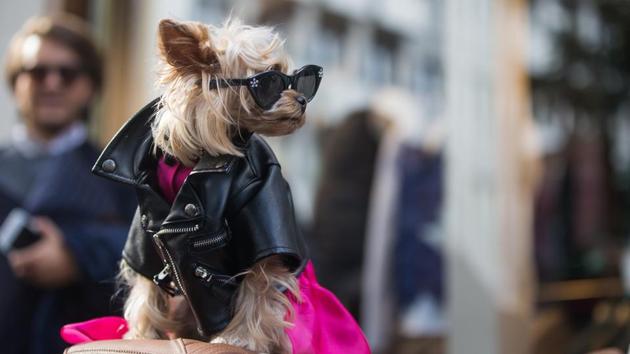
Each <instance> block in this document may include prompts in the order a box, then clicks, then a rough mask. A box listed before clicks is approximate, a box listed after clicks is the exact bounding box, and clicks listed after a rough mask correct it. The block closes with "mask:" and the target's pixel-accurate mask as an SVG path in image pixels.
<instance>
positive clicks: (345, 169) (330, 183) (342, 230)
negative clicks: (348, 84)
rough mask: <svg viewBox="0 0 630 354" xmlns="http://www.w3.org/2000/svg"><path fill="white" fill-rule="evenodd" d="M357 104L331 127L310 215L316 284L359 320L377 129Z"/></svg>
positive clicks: (377, 143)
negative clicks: (317, 280)
mask: <svg viewBox="0 0 630 354" xmlns="http://www.w3.org/2000/svg"><path fill="white" fill-rule="evenodd" d="M369 115H370V112H369V111H367V110H359V111H356V112H354V113H352V114H350V115H349V116H348V118H346V119H345V120H344V121H343V122H341V123H340V124H339V125H338V126H337V127H335V128H334V130H333V131H332V132H331V133H330V136H329V137H328V139H327V140H326V142H325V145H324V146H325V148H324V153H323V158H322V165H323V166H322V177H321V178H320V181H321V182H320V184H319V186H318V189H317V198H316V203H315V215H314V218H313V228H312V237H311V238H310V240H311V241H312V246H313V259H314V263H315V265H316V266H317V269H318V272H317V274H318V276H319V280H320V282H321V284H322V285H323V286H325V287H326V288H328V289H330V291H332V292H333V293H334V294H335V295H337V297H338V298H339V300H340V301H341V302H342V303H343V304H344V306H346V308H347V309H348V310H350V312H351V313H352V315H353V316H354V317H355V319H357V320H359V309H360V302H361V296H360V293H361V277H362V276H363V253H364V251H365V234H366V224H367V214H368V206H369V204H370V196H371V189H372V179H373V175H374V166H375V161H376V153H377V150H378V146H379V136H378V132H377V131H376V129H375V128H374V127H372V125H371V124H370V118H369Z"/></svg>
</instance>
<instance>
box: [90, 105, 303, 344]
mask: <svg viewBox="0 0 630 354" xmlns="http://www.w3.org/2000/svg"><path fill="white" fill-rule="evenodd" d="M156 102H157V100H156V101H153V102H151V103H149V104H148V105H147V106H145V107H144V108H143V109H142V110H140V112H138V113H136V115H135V116H134V117H132V118H131V120H129V122H127V123H126V124H125V125H124V126H123V127H122V128H121V130H120V131H119V132H118V133H117V134H116V136H115V137H114V138H113V139H112V141H111V142H110V143H109V144H108V146H107V147H106V148H105V150H104V151H103V153H102V154H101V156H100V157H99V159H98V160H97V162H96V164H95V165H94V168H93V169H92V171H93V172H94V173H96V174H97V175H100V176H103V177H107V178H109V179H112V180H115V181H119V182H122V183H127V184H131V185H133V186H135V188H136V191H137V195H138V201H139V207H138V210H137V212H136V215H135V217H134V220H133V222H132V225H131V229H130V231H129V237H128V239H127V243H126V245H125V249H124V251H123V258H124V260H125V261H126V262H127V263H128V264H129V266H130V267H131V268H133V269H134V270H135V271H137V272H138V273H140V274H142V275H144V276H145V277H148V278H153V279H154V281H155V282H156V283H157V284H158V285H160V286H161V287H162V288H164V289H166V290H167V291H169V292H171V293H180V294H182V295H184V296H185V297H186V299H187V300H188V302H189V304H190V306H191V309H192V312H193V314H194V315H195V319H196V320H197V324H198V330H199V333H200V335H202V336H209V335H211V334H213V333H216V332H218V331H220V330H222V329H223V328H224V327H225V326H226V325H227V324H228V322H229V321H230V319H231V317H232V314H233V309H232V299H233V298H234V295H235V291H236V289H237V286H238V284H239V281H240V280H241V279H240V277H239V276H237V275H238V274H239V273H242V272H243V271H246V270H247V269H249V268H250V267H251V266H252V265H253V264H255V263H256V262H258V261H260V260H261V259H263V258H265V257H268V256H271V255H282V256H284V257H283V258H284V259H285V260H286V265H287V266H288V267H289V268H290V269H291V270H292V271H296V272H298V271H299V270H300V269H301V268H302V267H303V265H304V264H305V263H306V250H305V246H304V242H303V240H302V238H301V236H300V233H299V230H298V227H297V224H296V222H295V216H294V211H293V203H292V199H291V192H290V190H289V186H288V184H287V182H286V181H285V180H284V178H283V177H282V174H281V173H280V165H279V164H278V161H277V160H276V158H275V156H274V154H273V152H272V151H271V149H270V148H269V146H268V145H267V144H266V143H265V142H264V140H263V139H262V138H260V137H259V136H258V135H256V134H251V135H250V134H248V136H247V137H246V138H240V139H239V140H238V141H235V144H236V145H237V146H238V147H239V148H241V149H242V151H243V155H244V157H236V156H232V155H225V156H218V157H212V156H209V155H207V154H206V155H203V156H202V157H201V159H200V160H199V162H198V163H197V165H196V166H195V167H194V169H193V171H192V172H191V173H190V175H189V176H188V178H187V179H186V181H185V182H184V184H183V185H182V187H181V189H180V191H179V193H178V194H177V196H176V198H175V201H174V202H173V204H172V205H170V204H169V203H168V202H167V201H165V200H164V199H163V197H162V196H161V194H160V193H159V192H158V187H157V179H156V173H155V171H156V164H157V158H156V156H155V154H154V152H153V138H152V136H151V128H150V122H151V119H152V117H153V115H154V113H155V106H156Z"/></svg>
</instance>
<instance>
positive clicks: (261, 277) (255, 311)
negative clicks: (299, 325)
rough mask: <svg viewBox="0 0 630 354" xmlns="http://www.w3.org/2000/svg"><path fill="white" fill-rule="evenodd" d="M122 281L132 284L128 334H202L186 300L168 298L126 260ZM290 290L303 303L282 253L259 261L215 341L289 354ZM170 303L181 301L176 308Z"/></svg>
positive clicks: (127, 307) (127, 303)
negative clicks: (233, 311) (284, 265)
mask: <svg viewBox="0 0 630 354" xmlns="http://www.w3.org/2000/svg"><path fill="white" fill-rule="evenodd" d="M120 280H121V281H122V283H123V284H124V285H126V286H127V287H128V288H129V293H128V296H127V299H126V301H125V307H124V315H125V319H126V320H127V322H128V324H129V332H127V334H126V335H125V338H128V339H139V338H145V339H149V338H169V337H185V338H197V335H196V333H195V331H194V328H196V327H195V322H194V318H193V316H192V313H191V312H190V308H189V307H188V305H187V303H186V302H185V301H183V302H179V303H177V302H173V301H169V300H170V299H169V295H168V294H166V293H165V292H164V291H163V290H162V289H160V288H159V287H157V286H155V284H153V282H151V281H150V280H149V279H147V278H145V277H143V276H142V275H140V274H137V273H135V272H134V271H133V270H132V269H131V268H130V267H129V266H127V265H126V263H125V262H122V265H121V271H120ZM283 290H284V291H283ZM285 292H286V293H285ZM287 293H288V294H289V295H288V296H293V297H294V298H295V299H297V301H300V296H299V291H298V285H297V279H296V278H295V276H294V275H293V274H291V273H290V272H288V271H287V270H286V268H284V267H283V266H282V263H281V260H280V259H279V257H277V256H273V257H269V258H267V259H265V260H263V261H261V262H259V263H258V264H256V265H255V266H254V267H253V268H252V269H251V270H249V271H248V272H247V273H246V275H245V278H244V279H243V281H242V282H241V284H240V286H239V288H238V290H237V295H236V299H235V303H234V308H235V313H234V317H233V318H232V320H231V321H230V323H229V324H228V325H227V327H226V328H225V329H224V330H223V331H222V332H220V333H218V334H216V335H215V337H213V338H210V340H211V341H212V342H215V343H227V344H232V345H237V346H240V347H242V348H246V349H248V350H252V351H254V352H257V353H289V352H290V351H291V350H290V348H291V344H290V343H289V340H288V338H287V336H286V334H285V329H286V328H288V327H290V326H291V322H290V321H291V320H292V319H293V307H292V306H291V303H290V302H289V299H288V297H287ZM169 304H171V305H172V304H177V305H176V306H175V307H174V308H173V307H169ZM199 339H201V338H199Z"/></svg>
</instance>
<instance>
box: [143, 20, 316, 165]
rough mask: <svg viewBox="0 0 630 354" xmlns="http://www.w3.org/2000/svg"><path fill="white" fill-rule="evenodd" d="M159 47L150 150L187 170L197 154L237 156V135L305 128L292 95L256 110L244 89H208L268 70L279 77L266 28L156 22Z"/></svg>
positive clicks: (279, 64) (284, 62)
mask: <svg viewBox="0 0 630 354" xmlns="http://www.w3.org/2000/svg"><path fill="white" fill-rule="evenodd" d="M173 28H175V29H176V30H173ZM182 38H183V39H182ZM159 41H160V43H159V47H160V54H161V55H160V57H161V62H162V63H161V70H160V72H159V83H160V84H161V86H162V88H163V89H164V94H163V95H162V98H161V101H160V105H159V110H158V112H157V115H156V117H155V119H154V121H153V125H152V128H153V137H154V141H155V145H156V147H157V148H160V149H162V150H163V151H165V152H167V153H169V154H171V155H173V156H175V157H177V158H178V159H179V160H180V161H182V162H183V163H184V164H186V165H188V166H191V165H193V164H194V161H196V160H197V159H198V158H199V155H200V154H201V153H202V152H204V151H205V152H206V153H208V154H210V155H213V156H216V155H220V154H231V155H236V156H241V152H240V151H239V150H238V149H237V148H236V147H235V146H234V144H233V143H232V137H233V136H234V135H235V134H237V133H239V132H240V130H241V129H246V130H249V131H252V132H258V133H261V134H265V135H284V134H289V133H291V132H293V131H294V130H295V129H297V128H299V127H301V126H302V125H303V124H304V117H303V115H304V112H303V109H302V107H301V106H300V105H299V104H297V102H296V101H295V96H297V95H298V93H297V92H295V91H293V90H287V91H285V93H284V94H283V95H282V98H281V99H280V100H279V101H278V102H277V103H276V104H275V105H274V107H273V108H272V109H270V110H267V111H263V110H262V109H261V108H259V107H258V106H257V105H256V104H255V102H254V100H253V99H252V97H251V95H250V94H249V92H248V90H247V88H246V87H244V86H241V87H219V88H212V89H211V88H210V87H209V82H210V80H214V79H230V78H246V77H248V76H251V75H253V74H255V73H259V72H262V71H266V70H270V69H274V70H279V71H285V72H286V71H287V70H288V67H289V58H288V56H287V54H286V52H285V51H284V48H283V45H284V41H283V40H281V39H280V37H279V36H278V34H277V33H275V32H274V31H273V30H272V29H271V28H270V27H252V26H247V25H243V24H241V23H240V21H238V20H232V19H231V20H228V21H227V22H226V23H225V24H224V25H223V26H222V27H213V26H207V25H204V24H201V23H196V22H183V23H178V22H174V21H171V20H163V21H162V22H161V23H160V36H159ZM185 46H189V47H192V49H191V48H188V49H184V48H183V47H185ZM182 53H184V54H182ZM204 58H205V59H204ZM204 60H205V61H206V62H204ZM208 61H209V62H208ZM202 62H203V64H200V63H202Z"/></svg>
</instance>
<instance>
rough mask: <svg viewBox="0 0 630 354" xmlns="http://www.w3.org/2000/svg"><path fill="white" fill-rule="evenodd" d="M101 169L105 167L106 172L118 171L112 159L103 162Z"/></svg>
mask: <svg viewBox="0 0 630 354" xmlns="http://www.w3.org/2000/svg"><path fill="white" fill-rule="evenodd" d="M101 167H103V171H105V172H114V170H115V169H116V162H115V161H114V160H112V159H107V160H105V161H103V164H102V165H101Z"/></svg>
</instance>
